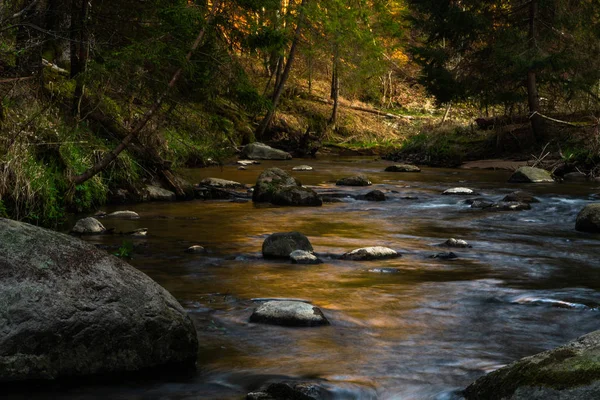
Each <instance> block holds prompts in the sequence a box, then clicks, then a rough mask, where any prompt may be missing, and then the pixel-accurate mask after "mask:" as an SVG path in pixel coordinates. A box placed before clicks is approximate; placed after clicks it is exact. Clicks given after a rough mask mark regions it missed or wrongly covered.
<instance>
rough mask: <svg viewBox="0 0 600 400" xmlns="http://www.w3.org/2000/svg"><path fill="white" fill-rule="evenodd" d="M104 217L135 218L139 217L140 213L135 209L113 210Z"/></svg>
mask: <svg viewBox="0 0 600 400" xmlns="http://www.w3.org/2000/svg"><path fill="white" fill-rule="evenodd" d="M104 217H105V218H122V219H128V218H130V219H135V218H139V217H140V215H139V214H138V213H136V212H135V211H129V210H123V211H115V212H112V213H110V214H106V215H105V216H104Z"/></svg>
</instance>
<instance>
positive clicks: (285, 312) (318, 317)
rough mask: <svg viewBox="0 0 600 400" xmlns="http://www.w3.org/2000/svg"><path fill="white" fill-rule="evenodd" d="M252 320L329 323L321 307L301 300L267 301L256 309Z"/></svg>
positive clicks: (272, 322)
mask: <svg viewBox="0 0 600 400" xmlns="http://www.w3.org/2000/svg"><path fill="white" fill-rule="evenodd" d="M250 322H259V323H264V324H273V325H282V326H319V325H329V321H327V318H325V316H324V315H323V312H322V311H321V310H320V309H318V308H317V307H315V306H313V305H312V304H307V303H304V302H301V301H267V302H266V303H263V304H261V305H260V306H259V307H258V308H256V310H254V312H253V313H252V315H251V316H250Z"/></svg>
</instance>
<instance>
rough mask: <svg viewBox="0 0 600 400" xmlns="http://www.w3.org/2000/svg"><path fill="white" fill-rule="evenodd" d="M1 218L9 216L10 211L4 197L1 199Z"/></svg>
mask: <svg viewBox="0 0 600 400" xmlns="http://www.w3.org/2000/svg"><path fill="white" fill-rule="evenodd" d="M0 218H8V211H7V210H6V207H5V206H4V202H3V201H2V199H0Z"/></svg>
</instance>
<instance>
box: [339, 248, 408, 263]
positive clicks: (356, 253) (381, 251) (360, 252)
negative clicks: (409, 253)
mask: <svg viewBox="0 0 600 400" xmlns="http://www.w3.org/2000/svg"><path fill="white" fill-rule="evenodd" d="M400 256H401V255H400V254H399V253H398V252H397V251H396V250H392V249H390V248H388V247H382V246H374V247H363V248H360V249H355V250H352V251H350V252H348V253H344V254H343V255H342V257H341V258H342V259H345V260H355V261H367V260H383V259H386V258H396V257H400Z"/></svg>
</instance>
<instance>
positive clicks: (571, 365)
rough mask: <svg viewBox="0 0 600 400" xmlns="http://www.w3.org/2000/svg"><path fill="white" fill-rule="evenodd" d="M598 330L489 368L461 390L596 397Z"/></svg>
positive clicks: (491, 395)
mask: <svg viewBox="0 0 600 400" xmlns="http://www.w3.org/2000/svg"><path fill="white" fill-rule="evenodd" d="M598 354H600V331H595V332H592V333H589V334H587V335H585V336H582V337H580V338H579V339H577V340H574V341H572V342H570V343H567V344H566V345H564V346H560V347H557V348H555V349H552V350H548V351H545V352H543V353H539V354H536V355H533V356H530V357H525V358H522V359H520V360H519V361H516V362H514V363H512V364H509V365H507V366H506V367H503V368H500V369H499V370H496V371H494V372H491V373H489V374H487V375H485V376H483V377H481V378H479V379H477V380H476V381H475V382H474V383H472V384H471V385H470V386H469V387H467V388H466V389H465V391H464V396H465V398H466V399H467V400H471V399H507V400H530V399H538V400H546V399H560V400H580V399H598V398H600V359H599V358H598Z"/></svg>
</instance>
